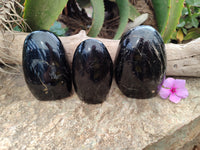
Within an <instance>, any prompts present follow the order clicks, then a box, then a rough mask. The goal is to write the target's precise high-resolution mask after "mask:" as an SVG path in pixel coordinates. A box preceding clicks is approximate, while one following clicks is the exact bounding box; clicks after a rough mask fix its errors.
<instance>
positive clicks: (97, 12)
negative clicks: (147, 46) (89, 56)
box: [24, 0, 140, 39]
mask: <svg viewBox="0 0 200 150" xmlns="http://www.w3.org/2000/svg"><path fill="white" fill-rule="evenodd" d="M112 1H114V2H116V4H117V6H118V7H119V11H120V24H119V27H118V30H117V32H116V35H115V37H114V39H119V38H120V37H121V35H122V33H123V32H124V29H125V27H126V25H127V23H128V19H129V18H130V19H131V20H134V19H135V18H136V17H137V16H139V15H140V14H139V13H138V12H137V10H136V9H135V8H134V6H133V5H131V4H130V3H129V1H128V0H116V1H115V0H112ZM67 2H68V0H59V1H53V0H50V1H48V3H47V1H45V0H25V9H24V19H25V20H26V22H27V23H28V24H29V26H30V27H31V29H32V30H40V29H46V30H48V29H49V28H50V27H51V25H52V24H53V22H54V21H55V20H56V19H57V17H58V15H59V13H60V12H61V11H62V9H63V8H64V6H65V5H66V4H67ZM77 2H78V3H80V6H88V5H89V4H91V5H92V7H93V15H92V24H91V26H90V29H89V32H88V36H91V37H96V36H97V35H98V34H99V32H100V30H101V28H102V26H103V23H104V11H105V9H104V1H103V0H90V1H88V0H77ZM90 2H91V3H90Z"/></svg>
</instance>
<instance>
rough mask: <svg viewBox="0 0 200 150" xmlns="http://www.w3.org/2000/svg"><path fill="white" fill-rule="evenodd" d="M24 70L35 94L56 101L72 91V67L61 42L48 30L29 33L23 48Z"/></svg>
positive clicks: (37, 96) (40, 97)
mask: <svg viewBox="0 0 200 150" xmlns="http://www.w3.org/2000/svg"><path fill="white" fill-rule="evenodd" d="M23 71H24V77H25V81H26V83H27V85H28V88H29V89H30V91H31V92H32V94H33V95H34V96H35V97H36V98H37V99H39V100H56V99H61V98H64V97H68V96H70V94H71V89H72V79H71V69H70V67H69V64H68V61H67V60H66V58H65V51H64V48H63V45H62V43H61V41H60V40H59V39H58V37H57V36H56V35H54V34H53V33H51V32H49V31H34V32H32V33H30V34H29V35H28V36H27V37H26V39H25V41H24V47H23Z"/></svg>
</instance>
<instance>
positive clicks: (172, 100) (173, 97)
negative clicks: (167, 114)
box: [169, 94, 181, 104]
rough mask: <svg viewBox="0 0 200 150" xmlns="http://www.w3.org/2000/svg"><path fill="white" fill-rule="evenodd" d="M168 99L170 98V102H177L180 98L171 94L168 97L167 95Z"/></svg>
mask: <svg viewBox="0 0 200 150" xmlns="http://www.w3.org/2000/svg"><path fill="white" fill-rule="evenodd" d="M169 100H170V101H171V102H173V103H176V104H177V103H178V102H179V101H180V100H181V98H180V97H178V96H176V95H175V94H171V95H170V97H169Z"/></svg>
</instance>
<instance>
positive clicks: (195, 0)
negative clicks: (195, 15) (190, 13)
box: [186, 0, 200, 7]
mask: <svg viewBox="0 0 200 150" xmlns="http://www.w3.org/2000/svg"><path fill="white" fill-rule="evenodd" d="M186 3H187V4H189V5H190V6H197V7H199V6H200V1H199V0H186Z"/></svg>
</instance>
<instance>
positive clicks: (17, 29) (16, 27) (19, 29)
mask: <svg viewBox="0 0 200 150" xmlns="http://www.w3.org/2000/svg"><path fill="white" fill-rule="evenodd" d="M13 30H15V31H19V32H22V29H21V28H20V27H19V26H15V27H14V28H13Z"/></svg>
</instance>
